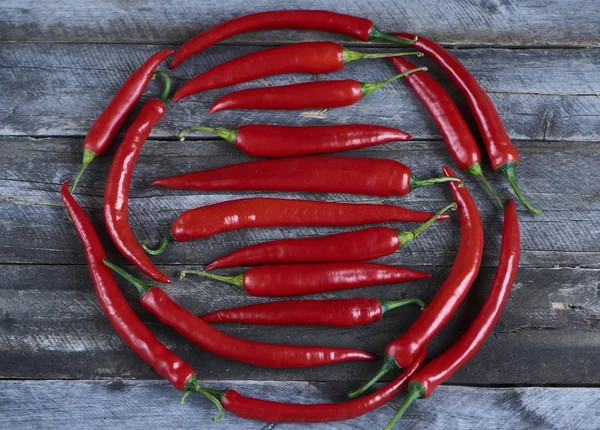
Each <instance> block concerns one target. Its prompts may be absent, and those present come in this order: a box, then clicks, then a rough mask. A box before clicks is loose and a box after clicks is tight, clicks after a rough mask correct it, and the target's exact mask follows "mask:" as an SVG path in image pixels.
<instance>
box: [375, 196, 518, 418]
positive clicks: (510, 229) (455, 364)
mask: <svg viewBox="0 0 600 430" xmlns="http://www.w3.org/2000/svg"><path fill="white" fill-rule="evenodd" d="M520 253H521V237H520V232H519V219H518V218H517V211H516V209H515V203H514V201H513V200H511V201H510V202H509V203H508V205H507V207H506V211H505V213H504V229H503V232H502V246H501V247H500V260H499V261H498V269H497V270H496V276H495V277H494V281H493V282H492V286H491V288H490V293H489V295H488V297H487V299H486V300H485V302H484V303H483V306H482V307H481V310H480V311H479V314H478V315H477V317H476V318H475V319H474V320H473V323H472V324H471V326H470V327H469V328H468V329H467V331H466V332H465V333H464V334H463V335H462V336H461V337H460V338H459V339H458V340H457V341H456V342H455V343H454V344H453V345H452V346H451V347H450V348H448V350H446V351H445V352H444V353H442V354H441V355H439V356H438V357H436V358H434V359H433V360H432V361H430V362H429V363H428V364H427V366H425V367H424V368H423V369H421V370H420V371H419V372H417V373H416V374H415V375H414V376H412V377H411V378H410V379H409V391H408V395H407V396H406V399H405V400H404V403H403V404H402V406H401V407H400V409H399V410H398V413H397V414H396V416H394V418H393V419H392V420H391V421H390V423H389V424H388V425H387V427H386V429H391V428H392V427H393V426H394V424H395V423H396V422H398V420H399V419H400V418H401V417H402V414H403V413H404V412H405V411H406V409H408V407H409V406H410V405H411V404H412V403H413V402H414V401H415V400H416V399H420V398H425V397H429V396H430V395H431V394H432V393H433V391H434V390H435V389H436V388H437V387H438V385H440V384H441V383H443V382H445V381H447V380H448V378H450V377H451V376H452V375H453V374H454V373H455V372H456V371H457V370H458V369H460V368H461V367H462V366H463V365H464V364H465V363H466V362H467V361H469V360H470V359H471V358H472V357H473V356H474V355H475V354H476V353H477V351H479V349H480V348H481V345H482V344H483V342H484V341H485V340H486V339H487V338H488V336H489V335H490V333H491V332H492V330H493V329H494V327H495V326H496V323H497V322H498V319H499V318H500V314H501V313H502V309H504V305H505V304H506V302H507V300H508V297H509V295H510V290H511V288H512V286H513V284H514V282H515V278H516V276H517V271H518V270H519V258H520Z"/></svg>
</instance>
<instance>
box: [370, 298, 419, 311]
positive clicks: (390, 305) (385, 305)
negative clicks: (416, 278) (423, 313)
mask: <svg viewBox="0 0 600 430" xmlns="http://www.w3.org/2000/svg"><path fill="white" fill-rule="evenodd" d="M380 303H381V313H382V314H384V313H386V312H387V311H391V310H392V309H396V308H400V307H402V306H406V305H412V304H414V305H419V307H420V308H421V310H423V309H425V308H426V307H427V303H425V302H424V301H423V300H421V299H418V298H416V297H411V298H408V299H401V300H387V301H384V302H381V301H380Z"/></svg>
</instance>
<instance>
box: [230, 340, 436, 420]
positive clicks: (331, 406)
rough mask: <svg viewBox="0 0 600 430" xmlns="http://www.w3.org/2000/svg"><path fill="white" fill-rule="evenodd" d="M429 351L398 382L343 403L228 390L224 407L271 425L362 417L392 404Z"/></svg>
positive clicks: (246, 417) (419, 357)
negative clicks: (309, 401)
mask: <svg viewBox="0 0 600 430" xmlns="http://www.w3.org/2000/svg"><path fill="white" fill-rule="evenodd" d="M424 360H425V352H423V353H422V354H420V355H419V356H418V357H417V358H416V359H415V361H414V362H413V363H412V364H411V365H410V367H409V368H407V369H406V370H405V371H404V372H403V373H402V374H401V375H400V376H398V377H397V378H396V379H395V380H393V381H392V382H390V383H389V384H387V385H386V386H385V387H383V388H381V389H380V390H378V391H376V392H374V393H371V394H369V395H367V396H364V397H361V398H359V399H354V400H350V401H347V402H343V403H321V404H312V405H307V404H294V403H281V402H273V401H269V400H261V399H255V398H251V397H245V396H242V395H241V394H239V393H238V392H237V391H234V390H227V391H225V392H224V393H223V395H222V397H221V403H222V404H223V407H224V408H225V409H226V410H227V411H229V412H232V413H234V414H235V415H237V416H239V417H242V418H245V419H249V420H257V421H264V422H269V423H325V422H331V421H343V420H349V419H352V418H356V417H359V416H361V415H364V414H366V413H368V412H371V411H374V410H375V409H377V408H380V407H381V406H383V405H385V404H386V403H388V402H389V401H390V400H392V399H393V398H394V397H396V396H397V395H398V394H399V393H400V392H401V391H402V390H403V389H404V387H405V386H406V381H407V380H408V378H409V377H410V376H411V375H412V374H414V373H415V372H416V371H417V370H418V369H419V367H420V366H421V364H422V363H423V361H424Z"/></svg>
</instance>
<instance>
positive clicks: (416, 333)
mask: <svg viewBox="0 0 600 430" xmlns="http://www.w3.org/2000/svg"><path fill="white" fill-rule="evenodd" d="M444 174H446V175H448V176H454V173H453V172H452V170H450V169H449V168H448V167H444ZM449 186H450V190H451V191H452V195H453V196H454V200H455V201H456V203H457V205H458V214H459V217H460V247H459V249H458V253H457V254H456V258H455V260H454V264H453V265H452V270H451V271H450V274H449V275H448V277H447V278H446V280H445V281H444V283H443V284H442V286H441V287H440V289H439V290H438V292H437V294H436V295H435V297H434V298H433V300H432V301H431V303H430V304H429V306H427V309H425V311H424V312H423V313H422V314H421V315H420V316H419V318H418V319H417V320H416V321H415V322H414V324H412V325H411V326H410V328H409V329H408V331H407V332H406V333H404V334H403V335H402V336H400V337H399V338H398V339H396V340H394V341H393V342H391V343H390V344H389V345H388V346H387V348H386V350H385V352H386V356H385V358H384V360H383V365H382V366H381V369H380V370H379V372H377V374H376V375H375V376H374V377H373V378H372V379H371V380H370V381H369V382H367V383H366V384H365V385H363V386H362V387H361V388H359V389H358V390H356V391H353V392H352V393H350V394H349V395H350V397H354V396H357V395H359V394H361V393H362V392H363V391H365V390H366V389H367V388H369V387H370V386H371V385H372V384H373V383H375V382H376V381H377V380H379V378H381V377H382V376H383V375H385V374H386V373H388V372H389V371H390V370H392V369H394V368H397V367H406V366H408V365H409V364H410V363H411V362H412V361H413V360H414V358H415V357H416V355H417V354H418V353H419V352H420V351H421V350H422V349H423V348H425V346H426V345H427V344H428V343H429V341H430V340H431V339H432V338H433V337H434V336H435V335H436V334H437V333H438V332H439V331H440V330H441V329H442V327H444V326H445V325H446V323H447V322H448V320H449V319H450V318H451V317H452V315H454V313H455V312H456V309H458V306H459V305H460V304H461V302H462V301H463V299H464V298H465V296H466V294H467V292H468V291H469V288H470V287H471V285H472V284H473V281H474V280H475V277H476V276H477V273H478V272H479V267H480V265H481V256H482V254H483V226H482V224H481V218H480V216H479V212H478V211H477V206H475V202H474V201H473V199H472V197H471V195H470V194H469V192H468V191H467V189H466V188H465V187H464V186H462V187H461V186H460V185H457V184H455V183H450V184H449Z"/></svg>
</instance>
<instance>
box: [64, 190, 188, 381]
mask: <svg viewBox="0 0 600 430" xmlns="http://www.w3.org/2000/svg"><path fill="white" fill-rule="evenodd" d="M61 197H62V200H63V203H64V205H65V207H66V208H67V212H68V213H69V216H70V217H71V219H72V220H73V224H74V225H75V228H76V229H77V233H78V234H79V238H80V239H81V242H82V243H83V247H84V251H85V256H86V258H87V261H88V267H89V272H90V277H91V278H92V283H93V285H94V289H95V291H96V296H97V297H98V302H99V303H100V306H101V307H102V310H103V311H104V314H105V315H106V318H107V319H108V321H109V322H110V323H111V325H112V326H113V327H114V329H115V331H116V332H117V333H118V334H119V336H120V337H121V338H122V339H123V340H124V341H125V343H126V344H127V345H128V346H129V347H130V348H131V349H132V350H133V351H134V352H135V353H136V354H137V355H138V356H139V357H140V358H141V359H142V360H144V361H145V362H146V363H148V364H149V365H150V366H152V367H153V368H154V370H156V372H157V373H158V374H159V375H160V376H162V377H163V378H165V379H167V380H168V381H169V382H170V383H171V384H172V385H173V386H174V387H175V388H177V389H178V390H183V389H184V387H185V385H186V383H187V382H188V381H189V379H190V378H191V377H192V376H193V375H194V370H193V369H192V367H191V366H190V365H188V364H187V363H185V362H184V361H183V360H181V359H180V358H179V357H177V356H176V355H175V354H173V353H172V352H171V351H169V349H168V348H167V347H166V346H164V345H163V344H162V343H161V342H160V341H159V340H158V339H156V337H155V336H154V335H153V334H152V333H151V332H150V330H148V328H147V327H146V326H145V325H144V324H143V323H142V322H141V321H140V319H139V318H138V317H137V315H136V314H135V313H134V312H133V310H132V309H131V307H130V306H129V304H128V303H127V301H126V300H125V298H124V297H123V294H122V293H121V290H120V289H119V287H118V285H117V283H116V281H115V278H114V277H113V274H112V273H111V271H110V269H109V268H108V267H106V266H104V264H102V260H104V259H106V254H105V253H104V249H103V248H102V244H101V243H100V239H99V238H98V235H97V234H96V231H95V230H94V227H93V225H92V223H91V221H90V220H89V218H88V217H87V216H86V215H85V213H84V211H83V209H82V208H81V207H80V206H79V205H78V204H77V202H76V201H75V199H73V196H72V195H71V194H70V193H69V184H68V183H64V184H63V185H62V188H61Z"/></svg>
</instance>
